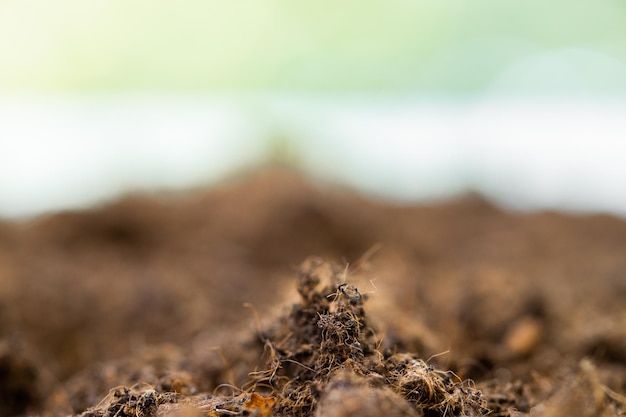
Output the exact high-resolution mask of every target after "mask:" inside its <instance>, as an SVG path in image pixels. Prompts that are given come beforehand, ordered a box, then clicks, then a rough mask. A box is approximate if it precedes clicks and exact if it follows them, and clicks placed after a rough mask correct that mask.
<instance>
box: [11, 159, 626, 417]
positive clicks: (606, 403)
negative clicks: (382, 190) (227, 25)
mask: <svg viewBox="0 0 626 417" xmlns="http://www.w3.org/2000/svg"><path fill="white" fill-rule="evenodd" d="M625 393H626V222H624V221H623V220H622V219H618V218H615V217H611V216H605V215H596V216H580V215H578V216H575V215H566V214H559V213H546V212H544V213H532V214H514V213H509V212H505V211H502V210H500V209H497V208H495V207H493V206H492V205H490V204H489V203H487V202H485V201H484V200H482V199H480V198H479V197H476V196H468V197H466V198H462V199H458V200H455V201H450V202H446V203H441V204H433V205H428V206H426V205H422V206H398V205H391V204H389V203H383V202H380V201H375V200H371V199H366V198H364V197H360V196H358V195H355V194H353V193H350V192H348V191H346V190H338V189H328V188H317V187H315V186H313V185H312V184H310V183H308V182H306V181H305V180H303V179H301V178H299V177H297V176H296V175H294V174H290V173H288V172H284V171H280V170H265V171H262V172H257V173H255V174H253V175H249V176H246V177H245V178H240V179H238V180H232V181H230V182H228V183H227V184H224V185H222V186H220V187H218V188H214V189H212V190H209V191H198V192H195V193H191V194H186V195H176V196H167V197H154V196H131V197H128V198H125V199H123V200H121V201H118V202H115V203H112V204H110V205H107V206H106V207H102V208H99V209H94V210H91V211H85V212H75V213H62V214H55V215H51V216H48V217H44V218H40V219H36V220H33V221H29V222H27V223H6V222H5V223H0V416H7V417H9V416H25V415H41V416H66V415H83V416H85V417H87V416H89V417H155V416H170V415H171V416H181V417H183V416H184V417H191V416H200V415H202V416H210V417H218V416H246V415H249V416H262V417H269V416H299V417H300V416H302V417H306V416H316V417H323V416H330V417H335V416H336V417H340V416H353V415H354V416H382V415H387V416H429V417H430V416H463V415H467V416H481V415H491V416H523V415H532V416H565V415H567V416H614V415H620V416H623V415H626V396H625V395H626V394H625Z"/></svg>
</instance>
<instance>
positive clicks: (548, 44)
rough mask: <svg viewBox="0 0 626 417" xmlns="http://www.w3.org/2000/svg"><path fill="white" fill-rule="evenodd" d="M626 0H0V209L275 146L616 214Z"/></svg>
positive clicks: (435, 186) (623, 130) (394, 189)
mask: <svg viewBox="0 0 626 417" xmlns="http://www.w3.org/2000/svg"><path fill="white" fill-rule="evenodd" d="M625 45H626V4H625V3H624V2H622V1H617V0H607V1H602V2H597V1H596V2H593V1H579V2H570V1H567V2H566V1H565V0H554V1H551V2H545V1H538V0H530V1H529V0H523V1H522V0H513V1H508V2H501V1H495V0H477V1H473V2H467V3H463V2H452V1H440V2H435V1H413V0H412V1H408V0H385V1H377V0H376V1H366V2H363V1H358V2H357V1H344V2H331V1H327V0H317V1H315V2H292V1H287V0H267V1H263V2H251V1H246V2H243V1H239V0H230V1H220V2H217V1H204V0H188V1H185V2H175V1H165V0H160V1H147V0H131V1H129V0H123V1H122V0H108V1H90V2H85V1H79V0H59V1H56V2H48V1H44V0H26V1H25V0H0V217H3V218H28V217H30V216H34V215H39V214H42V213H45V212H48V211H51V210H60V209H74V208H83V207H89V206H92V205H94V204H98V203H101V202H104V201H109V200H111V199H114V198H116V197H118V196H120V195H122V194H125V193H129V192H132V191H178V190H185V189H189V188H194V187H201V186H207V185H211V184H215V183H216V182H218V181H220V180H223V179H224V178H228V177H229V176H232V175H233V174H236V173H238V172H242V171H244V170H248V169H251V168H254V167H258V166H262V165H265V164H268V163H280V164H286V165H288V166H292V167H294V168H295V169H297V170H299V171H301V172H303V173H304V174H306V175H307V176H310V177H311V178H314V179H317V180H319V181H322V182H325V183H333V184H339V185H342V186H347V187H351V188H355V189H357V190H359V191H360V192H363V193H367V194H370V195H374V196H380V197H384V198H388V199H392V200H394V201H431V200H436V199H443V198H447V197H450V196H454V195H457V194H461V193H466V192H478V193H480V194H483V195H485V196H487V197H488V198H490V199H491V200H493V201H495V202H497V203H499V204H501V205H504V206H506V207H510V208H514V209H523V210H525V209H544V208H556V209H561V210H567V211H591V212H597V211H599V212H611V213H616V214H620V215H624V214H626V193H625V192H624V189H625V185H626V164H625V163H624V159H625V156H626V117H625V116H626V48H625V47H624V46H625Z"/></svg>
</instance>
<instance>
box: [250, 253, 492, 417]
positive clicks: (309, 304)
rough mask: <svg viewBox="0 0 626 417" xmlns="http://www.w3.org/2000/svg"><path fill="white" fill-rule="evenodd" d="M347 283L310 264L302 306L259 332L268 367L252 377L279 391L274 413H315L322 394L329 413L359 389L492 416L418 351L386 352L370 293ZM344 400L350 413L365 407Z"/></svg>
mask: <svg viewBox="0 0 626 417" xmlns="http://www.w3.org/2000/svg"><path fill="white" fill-rule="evenodd" d="M345 279H346V277H345V273H343V272H342V271H341V269H340V268H337V267H335V266H333V265H330V264H328V263H325V262H324V261H322V260H321V259H319V258H309V259H307V260H306V261H305V262H304V263H303V265H302V267H301V268H300V270H299V272H298V293H299V294H300V297H301V302H300V303H298V304H295V305H294V306H293V307H292V309H291V312H290V313H289V314H288V315H287V316H286V317H284V318H282V319H281V320H279V321H278V323H276V325H274V326H273V327H271V328H270V329H269V330H268V331H267V332H262V333H261V334H260V335H259V341H260V343H262V345H263V346H264V349H265V359H266V362H265V363H266V366H265V368H264V370H263V371H255V372H253V373H252V374H251V376H252V378H253V386H254V387H255V388H257V387H269V388H271V391H272V392H276V393H277V395H278V397H279V402H278V406H277V409H276V415H277V416H297V417H307V416H311V415H313V414H314V413H315V412H316V408H317V405H318V403H319V402H320V399H321V398H322V397H323V398H325V404H326V405H325V406H324V408H326V409H328V407H329V405H328V404H333V403H335V402H336V400H335V399H334V398H335V396H336V394H333V393H332V391H333V390H335V389H338V388H341V389H343V390H346V391H348V392H349V393H353V392H354V391H355V390H358V389H361V390H364V391H365V392H367V395H371V396H373V397H374V398H378V399H379V400H380V401H383V400H384V399H385V398H398V399H402V400H403V401H406V402H407V404H410V406H411V407H409V408H412V409H415V410H416V411H417V412H418V413H420V414H421V415H424V416H479V415H484V414H486V413H487V411H488V410H487V409H486V408H485V406H486V401H485V399H484V398H483V396H482V394H481V392H480V391H479V390H477V389H475V388H474V387H473V384H472V383H471V382H470V381H462V380H461V379H460V378H458V377H457V376H456V375H455V374H454V373H453V372H451V371H442V370H439V369H436V368H435V367H434V366H432V365H429V364H427V363H426V362H424V361H423V360H422V359H420V358H418V357H417V355H415V354H409V353H404V354H400V353H393V352H392V351H388V352H381V351H380V349H379V346H380V344H381V340H380V339H378V338H377V337H376V332H375V331H374V329H372V328H371V327H370V326H369V324H368V322H367V317H366V314H365V309H364V306H363V304H364V302H365V301H366V299H367V295H364V294H361V292H360V291H359V290H358V288H356V287H355V286H353V285H350V284H348V283H347V282H346V281H345ZM350 395H352V394H350ZM350 395H348V397H349V396H350ZM347 401H348V402H347V405H346V407H347V408H348V409H352V408H355V407H357V408H358V407H360V405H358V401H356V400H355V401H353V402H354V405H350V404H351V400H347ZM377 402H378V401H377ZM392 408H393V407H390V409H392ZM396 408H397V410H398V411H397V413H396V414H397V415H410V413H409V414H407V413H408V411H406V410H407V409H408V408H407V407H405V406H404V405H401V404H400V405H397V406H396ZM319 413H320V412H319V411H318V412H317V414H318V415H321V414H319ZM326 413H329V411H327V412H326Z"/></svg>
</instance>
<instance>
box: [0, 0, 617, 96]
mask: <svg viewBox="0 0 626 417" xmlns="http://www.w3.org/2000/svg"><path fill="white" fill-rule="evenodd" d="M0 56H1V57H2V65H1V66H0V87H2V89H3V90H15V89H17V90H29V91H33V90H34V91H77V92H85V91H90V92H91V91H99V92H101V91H105V92H110V91H128V90H133V91H137V90H168V91H181V90H182V91H194V92H197V91H199V90H201V91H210V92H215V91H233V90H235V91H251V90H253V91H258V90H264V91H267V90H271V91H274V90H283V91H284V90H287V91H293V90H298V91H312V92H320V91H323V92H328V91H331V92H355V91H367V92H371V91H385V92H388V91H393V92H402V93H406V92H427V93H444V94H472V93H476V92H480V91H482V90H484V89H487V88H491V87H492V86H494V85H498V84H503V85H502V87H503V88H506V89H510V90H512V91H524V92H526V91H530V92H533V91H534V92H536V91H539V92H545V91H546V90H549V91H552V90H555V91H565V92H568V93H569V92H572V91H576V92H601V93H609V94H615V93H620V94H623V93H624V90H625V89H626V74H625V72H624V66H625V65H626V4H625V3H624V2H623V1H576V2H571V1H563V0H553V1H550V2H546V1H537V0H530V1H529V0H517V1H505V2H504V1H496V0H490V1H485V0H479V1H472V2H461V1H415V0H413V1H409V0H386V1H343V2H335V1H325V0H318V1H315V2H313V1H302V2H293V1H287V0H269V1H262V2H261V1H258V2H257V1H242V0H230V1H210V0H209V1H207V0H190V1H182V2H181V1H147V0H144V1H137V0H131V1H128V0H124V1H122V0H109V1H81V0H73V1H72V0H60V1H55V2H51V1H46V0H12V1H7V0H3V1H1V2H0ZM542 65H543V66H546V67H550V68H546V69H545V70H546V71H542V68H541V67H542ZM518 72H519V73H518Z"/></svg>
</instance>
